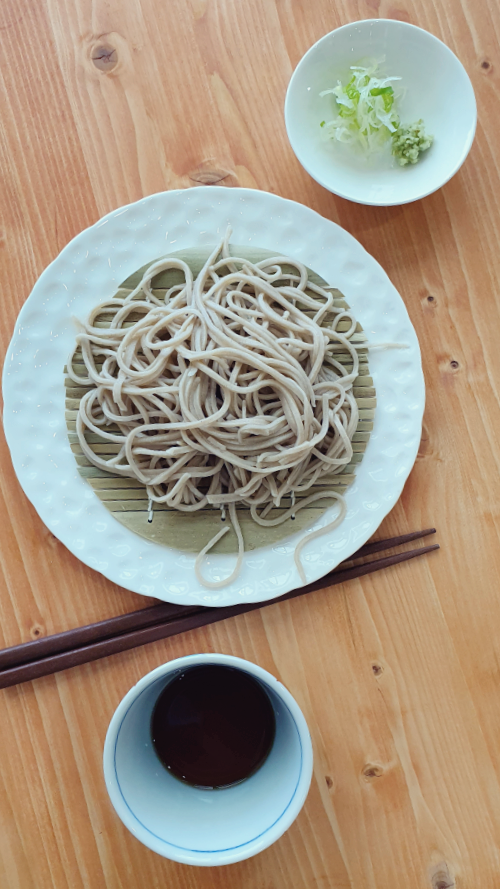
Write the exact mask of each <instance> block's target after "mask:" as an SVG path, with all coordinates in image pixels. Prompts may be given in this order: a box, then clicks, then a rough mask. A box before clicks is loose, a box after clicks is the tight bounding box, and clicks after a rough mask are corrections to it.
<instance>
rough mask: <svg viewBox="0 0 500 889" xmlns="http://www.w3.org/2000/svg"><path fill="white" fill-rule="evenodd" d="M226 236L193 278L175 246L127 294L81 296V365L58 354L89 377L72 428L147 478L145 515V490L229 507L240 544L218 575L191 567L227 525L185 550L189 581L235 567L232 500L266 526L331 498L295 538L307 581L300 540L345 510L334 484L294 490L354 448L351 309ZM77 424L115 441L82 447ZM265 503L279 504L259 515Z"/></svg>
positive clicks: (126, 470)
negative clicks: (88, 302) (171, 282)
mask: <svg viewBox="0 0 500 889" xmlns="http://www.w3.org/2000/svg"><path fill="white" fill-rule="evenodd" d="M229 237H230V230H228V232H227V234H226V236H225V238H224V239H223V240H222V242H221V243H220V244H219V245H218V246H217V247H216V248H215V249H214V250H213V251H212V252H211V254H210V256H209V258H208V259H207V261H206V263H205V265H204V266H203V268H202V270H201V272H200V273H199V274H198V276H197V277H196V279H193V274H192V272H191V270H190V268H189V266H188V265H187V263H186V262H184V261H183V260H182V259H175V258H168V259H162V260H160V261H158V262H155V263H154V264H153V265H151V266H150V267H149V268H148V269H147V271H146V272H145V273H144V275H143V278H142V281H141V282H140V284H139V285H138V286H137V287H136V288H135V290H133V291H132V292H131V293H130V294H128V295H126V296H123V297H113V298H112V299H108V300H106V301H105V302H102V303H100V304H99V305H98V306H96V307H95V308H94V309H92V311H91V312H90V314H89V316H88V318H87V319H86V321H85V322H84V323H83V324H81V325H80V329H79V332H78V335H77V337H76V347H75V352H76V350H77V349H78V347H80V349H81V354H82V357H83V362H84V365H85V368H86V375H85V376H81V375H80V374H79V373H77V372H76V370H75V368H74V356H75V353H73V355H72V356H71V358H70V359H69V361H68V374H69V376H70V377H71V379H72V380H74V381H75V382H76V383H78V384H79V385H80V386H81V385H84V386H90V385H91V386H92V387H93V388H92V389H90V391H88V392H87V393H86V394H85V395H84V396H83V397H82V399H81V401H80V406H79V410H78V416H77V421H76V429H77V433H78V438H79V442H80V445H81V448H82V451H83V453H84V454H85V456H86V457H87V458H88V460H89V461H90V462H91V463H92V464H93V465H94V466H97V467H99V468H100V469H104V470H106V471H108V472H112V473H114V474H115V475H120V476H126V477H128V478H134V479H138V480H139V481H140V482H142V483H143V484H144V485H145V486H146V490H147V495H148V498H149V509H150V512H149V515H150V519H151V517H152V505H153V503H164V504H167V505H168V506H169V507H172V508H175V509H178V510H182V511H185V512H192V511H195V510H199V509H203V508H205V507H215V508H217V509H220V510H221V512H222V518H223V519H225V512H226V508H227V511H228V513H229V518H230V520H231V524H232V526H233V528H234V530H235V532H236V535H237V540H238V556H237V559H236V565H235V567H234V570H233V571H232V573H231V574H230V576H229V577H227V578H225V579H224V580H219V581H209V580H207V579H205V578H204V577H203V576H202V573H201V565H202V561H203V558H204V556H205V554H206V553H207V552H208V551H209V550H210V549H211V547H212V546H214V545H215V543H216V542H217V540H219V539H220V537H221V536H222V535H223V534H225V533H226V532H227V531H228V530H229V527H228V526H227V525H226V526H225V527H224V528H222V529H221V531H219V533H218V534H217V535H216V536H215V537H214V538H213V539H212V540H210V541H209V542H208V543H207V545H206V546H205V547H204V548H203V549H202V551H201V552H200V553H199V555H198V557H197V559H196V564H195V570H196V574H197V577H198V580H199V582H200V583H202V584H203V585H205V586H206V587H209V588H210V589H218V588H220V587H222V586H225V585H226V584H229V583H231V581H232V580H234V578H235V577H236V576H237V574H238V572H239V570H240V567H241V562H242V558H243V553H244V542H243V537H242V533H241V529H240V525H239V521H238V515H237V507H238V506H246V507H248V508H249V509H250V515H251V517H252V519H253V520H254V521H255V522H257V523H258V524H259V525H263V526H268V525H276V524H279V523H281V522H284V521H286V520H287V519H288V518H290V517H292V518H293V517H294V515H295V513H296V512H297V510H299V509H302V508H303V507H306V506H308V505H310V504H311V503H313V502H315V501H317V500H322V499H330V500H334V501H336V502H337V505H338V513H337V515H336V518H335V519H334V521H332V522H331V523H330V524H328V525H326V526H325V527H323V528H321V529H319V530H316V531H313V532H312V533H310V534H307V535H305V536H304V537H303V539H302V540H301V541H300V543H299V544H298V545H297V547H296V549H295V562H296V564H297V568H298V571H299V573H300V576H301V578H302V580H303V581H304V582H305V579H306V578H305V574H304V570H303V567H302V564H301V561H300V552H301V550H302V549H303V547H304V546H305V545H306V544H307V543H308V542H309V541H310V540H312V539H313V538H314V537H316V536H317V535H318V534H324V533H325V532H327V531H328V530H331V529H333V528H335V527H336V526H337V525H339V524H340V522H341V521H342V519H343V518H344V516H345V512H346V505H345V501H344V498H343V497H342V496H341V495H340V494H339V493H337V492H335V491H334V490H328V489H327V488H326V489H324V490H320V491H314V492H313V493H311V494H309V495H307V496H305V497H302V495H303V494H304V492H307V491H309V490H310V489H311V488H313V486H315V485H316V484H317V483H318V482H320V481H321V479H322V477H323V476H325V475H328V476H331V475H332V474H336V473H340V472H342V470H343V468H344V467H345V465H346V464H348V463H349V462H350V461H351V458H352V454H353V449H352V444H351V440H352V437H353V434H354V432H355V431H356V427H357V425H358V408H357V404H356V400H355V398H354V394H353V382H354V380H355V379H356V377H357V376H358V354H357V351H356V346H355V345H354V344H353V343H352V342H351V337H352V335H353V333H354V332H355V330H356V321H355V319H354V318H353V316H352V314H351V313H350V312H348V311H345V310H344V309H342V308H338V307H336V306H335V305H334V299H333V296H332V293H331V292H330V290H329V289H327V288H322V287H319V286H317V285H316V284H314V283H313V282H312V281H311V280H309V278H308V272H307V269H306V268H305V266H304V265H302V263H300V262H297V261H296V260H293V259H290V258H289V257H286V256H275V257H271V258H269V259H265V260H262V261H261V262H256V263H252V262H249V261H248V260H246V259H242V258H238V257H235V256H230V253H229ZM284 266H286V267H287V268H286V271H285V270H284V268H283V267H284ZM290 267H292V271H291V272H290V271H289V268H290ZM167 269H178V270H180V271H181V273H182V276H183V279H184V280H183V282H182V283H180V284H176V285H175V286H173V287H170V289H169V290H167V292H166V293H165V296H164V298H161V299H160V298H159V297H158V296H157V295H155V293H153V289H152V288H153V286H154V285H153V282H154V279H155V277H156V276H157V275H159V274H160V272H163V271H165V270H167ZM306 291H307V292H306ZM103 312H106V313H107V315H108V316H109V315H111V321H110V323H109V327H106V328H102V327H98V326H96V319H97V318H98V316H99V315H101V314H102V313H103ZM137 314H138V315H139V316H140V317H139V319H138V320H136V321H135V323H131V319H132V316H135V317H136V316H137ZM132 320H133V319H132ZM340 322H344V324H343V325H342V326H344V327H345V326H346V324H345V322H347V330H346V331H344V332H340V330H339V326H340ZM339 351H341V352H344V353H345V352H346V351H347V352H348V353H349V354H350V357H351V359H352V369H351V370H348V369H346V367H344V365H343V364H342V363H341V362H340V361H338V360H337V358H336V355H338V353H339ZM101 364H102V366H101ZM98 365H99V366H100V367H98ZM86 432H93V433H97V434H98V435H99V436H100V437H101V439H104V440H105V441H106V442H109V443H110V444H111V443H112V444H113V445H118V446H119V450H118V453H117V454H114V455H113V456H100V455H99V454H97V453H94V451H93V450H92V448H91V447H90V445H89V444H88V442H87V440H86V438H85V434H86ZM298 495H300V499H299V498H298ZM277 506H281V507H283V506H288V507H289V508H287V509H286V510H285V511H283V512H282V513H281V514H280V515H279V516H278V517H276V518H274V517H268V514H269V513H270V511H271V509H272V508H273V507H277Z"/></svg>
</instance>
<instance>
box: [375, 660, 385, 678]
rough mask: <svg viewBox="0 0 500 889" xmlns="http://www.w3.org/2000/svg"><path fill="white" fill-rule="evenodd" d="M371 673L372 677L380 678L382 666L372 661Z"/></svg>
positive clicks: (382, 670)
mask: <svg viewBox="0 0 500 889" xmlns="http://www.w3.org/2000/svg"><path fill="white" fill-rule="evenodd" d="M372 671H373V675H374V676H380V675H381V674H382V673H383V672H384V668H383V666H382V664H379V663H378V662H377V661H374V662H373V664H372Z"/></svg>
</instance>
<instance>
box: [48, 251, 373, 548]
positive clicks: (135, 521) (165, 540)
mask: <svg viewBox="0 0 500 889" xmlns="http://www.w3.org/2000/svg"><path fill="white" fill-rule="evenodd" d="M231 252H232V253H233V255H238V256H241V257H243V258H244V259H249V260H250V261H251V262H256V261H259V260H261V259H264V258H266V257H267V256H273V255H276V253H271V252H270V251H268V250H263V249H258V248H248V247H239V246H236V245H233V246H232V248H231ZM171 255H174V254H171ZM175 256H176V257H178V258H181V259H184V261H185V262H187V263H188V265H189V266H190V268H191V270H192V272H193V276H194V277H196V275H197V274H198V272H199V271H200V270H201V268H202V266H203V265H204V263H205V261H206V259H207V257H208V251H199V250H194V249H191V250H180V251H177V252H176V253H175ZM150 264H151V263H148V266H149V265H150ZM148 266H144V267H143V268H141V269H138V270H137V272H135V273H134V274H133V275H131V276H130V277H129V278H127V279H126V281H124V282H123V283H122V284H121V286H120V287H119V289H118V291H117V293H116V294H115V296H117V297H119V296H124V295H126V294H127V293H130V291H131V290H133V289H134V288H135V287H136V285H137V284H138V283H139V281H140V280H141V278H142V274H143V272H144V270H145V269H146V268H147V267H148ZM282 268H283V271H284V272H287V271H291V268H290V267H288V268H287V267H286V266H285V265H283V266H282ZM309 277H310V280H311V281H313V282H314V283H316V284H319V285H321V286H328V285H327V282H326V281H324V279H323V278H320V276H319V275H317V274H316V273H315V272H313V271H310V273H309ZM182 280H183V277H182V273H181V272H180V271H178V270H176V269H169V270H168V271H166V272H162V273H161V274H159V275H158V276H157V277H156V278H155V280H154V284H155V286H154V288H153V292H154V293H155V294H156V295H157V296H159V297H161V296H163V294H164V292H165V290H166V289H168V288H169V287H172V286H173V285H174V284H176V283H180V282H181V281H182ZM330 289H331V290H332V293H333V295H334V304H335V306H338V307H343V308H346V309H348V308H349V306H348V304H347V302H346V301H345V299H344V297H343V295H342V294H341V293H340V291H338V290H334V289H333V288H330ZM311 295H312V296H314V294H313V293H311ZM110 317H111V316H110V315H106V314H105V313H102V314H101V315H100V316H99V317H98V319H97V322H96V326H98V327H107V326H108V325H109V320H110ZM138 317H139V316H138ZM131 321H133V318H132V319H131ZM325 321H326V322H328V316H327V318H326V319H325ZM347 327H348V322H347V321H346V322H345V324H344V327H343V329H344V330H346V329H347ZM339 330H342V322H341V324H340V325H339ZM351 339H352V341H353V342H358V343H361V342H364V341H365V340H366V337H365V335H364V333H363V330H362V327H361V325H360V324H359V323H358V324H357V328H356V333H355V334H354V335H353V336H352V338H351ZM358 352H359V359H360V365H359V376H358V377H357V379H356V380H355V382H354V396H355V398H356V401H357V403H358V408H359V422H358V427H357V430H356V432H355V434H354V437H353V451H354V454H353V458H352V461H351V463H349V464H348V465H347V466H345V467H343V471H342V472H341V473H338V474H331V475H326V476H324V477H323V478H322V479H321V484H317V485H315V486H314V487H313V488H311V491H308V492H307V493H308V494H309V493H311V492H313V491H319V490H325V489H326V490H333V491H336V492H339V493H343V492H344V491H345V490H346V488H347V487H348V486H349V485H350V484H351V483H352V481H353V479H354V472H355V469H356V466H357V465H358V464H359V463H360V462H361V460H362V459H363V454H364V452H365V449H366V446H367V444H368V441H369V438H370V433H371V431H372V428H373V416H374V412H375V406H376V395H375V389H374V387H373V380H372V378H371V376H370V375H369V367H368V350H367V349H363V348H361V349H359V350H358ZM335 357H336V359H337V360H338V361H340V362H341V363H342V364H344V365H345V366H346V367H347V368H348V369H349V370H350V369H351V368H352V362H351V358H350V355H349V353H348V352H347V351H345V352H342V351H339V352H338V353H336V356H335ZM73 365H74V368H75V370H77V371H78V369H79V367H80V366H81V368H82V375H83V374H84V365H83V361H82V359H81V357H80V356H78V354H77V356H76V357H75V360H74V362H73ZM64 370H65V373H66V368H65V369H64ZM65 386H66V425H67V429H68V436H69V441H70V444H71V449H72V451H73V453H74V455H75V460H76V462H77V465H78V471H79V473H80V475H81V476H82V477H83V478H85V479H86V481H87V482H88V484H90V486H91V487H92V488H93V490H94V492H95V494H96V496H98V497H99V499H100V500H101V502H102V503H103V504H104V506H105V507H106V508H107V509H108V510H109V511H110V512H111V513H112V514H113V516H114V518H115V519H116V520H117V521H119V522H120V523H121V524H122V525H125V526H126V527H127V528H129V529H130V530H131V531H134V532H135V533H136V534H139V535H141V537H145V538H146V539H148V540H151V541H155V542H156V543H162V544H166V545H168V546H169V547H173V548H175V549H178V550H181V551H183V552H196V553H197V552H199V551H200V549H202V547H203V546H204V545H205V544H206V543H207V541H208V540H209V539H210V538H211V537H212V536H213V535H214V534H216V533H217V530H218V529H219V528H220V527H221V515H220V511H219V510H218V509H213V508H210V507H207V508H206V509H201V510H199V511H198V512H193V513H183V512H180V511H179V510H176V509H171V508H170V507H168V506H166V505H165V504H160V503H155V504H154V505H153V511H154V514H153V521H152V522H148V498H147V495H146V489H145V487H144V485H143V484H142V483H141V482H139V481H137V480H135V479H128V478H123V476H118V475H114V474H112V473H110V472H106V471H104V470H101V469H98V468H97V467H95V466H93V465H92V464H91V463H90V462H89V461H88V460H87V458H86V457H85V456H84V455H83V452H82V449H81V447H80V444H79V442H78V436H77V433H76V416H77V413H78V407H79V403H80V399H81V398H82V396H83V395H84V394H85V393H86V392H88V391H89V387H83V386H78V384H77V383H75V382H74V381H73V380H71V379H70V378H69V377H68V376H66V377H65ZM110 428H111V427H110ZM86 439H87V442H88V443H89V444H90V445H91V447H92V449H93V451H94V453H96V454H100V455H101V456H102V455H104V456H110V455H111V454H113V453H117V452H118V450H119V446H118V445H113V444H110V443H109V442H106V441H105V440H104V439H102V438H101V437H100V436H98V435H97V434H95V433H89V432H87V435H86ZM304 496H305V495H304ZM298 500H299V497H297V501H298ZM328 505H329V503H328V501H327V500H322V501H320V502H319V503H317V504H312V505H311V506H310V507H306V508H304V509H302V510H299V511H298V512H297V515H296V518H295V519H288V520H287V521H286V522H284V523H283V524H282V525H278V526H276V527H266V528H264V527H261V526H260V525H256V524H255V523H254V522H253V521H252V519H251V517H250V512H249V510H248V508H245V507H241V508H239V509H238V518H239V520H240V523H241V528H242V531H243V536H244V540H245V549H246V550H247V551H248V550H255V549H258V548H259V547H261V546H264V545H266V546H268V545H272V544H279V542H280V541H282V540H284V538H286V537H288V536H289V535H290V534H293V533H294V532H296V531H298V530H302V529H305V528H309V527H310V526H312V525H313V524H314V522H315V521H317V519H318V518H319V517H320V516H321V515H322V513H323V512H324V511H325V509H327V507H328ZM289 506H290V503H289V502H285V501H284V502H283V504H282V506H281V507H279V508H275V509H273V510H272V511H271V513H270V514H269V515H270V517H272V516H275V515H278V514H279V512H283V511H285V510H286V509H288V508H289ZM236 549H237V546H236V539H235V535H234V534H233V533H229V534H226V535H225V536H224V537H223V538H222V540H220V541H219V543H218V544H217V546H216V547H214V551H215V552H221V553H233V552H236Z"/></svg>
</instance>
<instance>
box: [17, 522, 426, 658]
mask: <svg viewBox="0 0 500 889" xmlns="http://www.w3.org/2000/svg"><path fill="white" fill-rule="evenodd" d="M435 533H436V529H435V528H426V529H425V530H424V531H412V532H411V533H410V534H403V535H400V536H399V537H388V538H385V539H384V540H374V541H373V542H371V543H366V544H365V545H364V546H362V547H361V548H360V549H358V550H357V551H356V552H355V553H354V554H353V555H352V556H350V557H349V559H346V560H345V562H341V563H340V565H339V566H338V568H336V569H335V571H334V572H331V573H336V572H338V571H342V570H345V569H343V568H342V566H343V565H345V564H346V563H349V562H351V561H353V560H354V559H359V558H361V557H363V556H369V555H372V554H373V553H377V552H382V551H384V550H387V549H392V548H393V547H395V546H400V545H401V544H404V543H410V542H412V541H414V540H420V538H422V537H427V536H428V535H429V534H435ZM330 576H331V575H327V577H330ZM330 584H331V581H328V582H327V578H323V579H322V585H323V586H329V585H330ZM297 594H298V593H297ZM261 604H263V603H259V604H258V607H260V606H261ZM205 610H206V608H205V607H203V606H201V605H174V604H172V603H170V602H160V603H158V604H157V605H150V606H149V607H148V608H141V609H139V610H138V611H132V612H129V613H128V614H119V615H118V616H117V617H110V618H107V620H101V621H98V622H97V623H94V624H88V625H87V626H83V627H76V628H75V629H72V630H66V631H65V632H63V633H55V634H54V635H52V636H45V637H44V638H42V639H35V640H33V641H32V642H23V643H22V644H21V645H14V646H12V647H11V648H4V649H3V651H1V650H0V670H4V669H6V668H7V667H15V666H17V665H18V664H24V663H27V662H28V661H34V660H40V659H41V658H45V657H49V656H50V655H53V654H59V653H60V652H63V651H68V650H70V649H74V648H80V647H81V646H83V645H87V644H89V643H92V642H98V641H100V640H102V639H109V638H110V636H117V635H119V634H120V633H127V632H130V631H132V630H140V629H143V628H144V627H150V626H152V625H153V624H159V623H163V622H165V621H167V620H174V619H175V618H178V617H183V616H186V615H188V614H192V613H195V612H198V611H205Z"/></svg>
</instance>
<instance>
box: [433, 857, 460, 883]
mask: <svg viewBox="0 0 500 889" xmlns="http://www.w3.org/2000/svg"><path fill="white" fill-rule="evenodd" d="M456 885H457V884H456V883H455V880H454V879H453V877H452V876H451V874H450V871H449V869H448V865H447V864H446V862H444V861H443V862H442V863H441V864H438V866H437V867H435V868H434V869H433V870H432V872H431V886H432V889H456Z"/></svg>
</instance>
